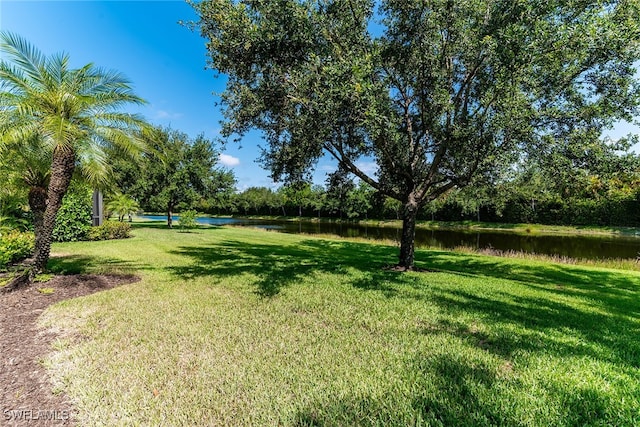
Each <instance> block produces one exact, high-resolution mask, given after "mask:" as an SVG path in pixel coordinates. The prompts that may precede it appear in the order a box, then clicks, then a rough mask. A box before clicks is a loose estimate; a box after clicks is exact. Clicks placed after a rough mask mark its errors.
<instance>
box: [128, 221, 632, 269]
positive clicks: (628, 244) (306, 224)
mask: <svg viewBox="0 0 640 427" xmlns="http://www.w3.org/2000/svg"><path fill="white" fill-rule="evenodd" d="M140 218H141V219H143V220H157V221H166V217H165V216H160V215H144V216H141V217H140ZM179 219H180V217H179V215H175V216H174V220H176V221H179ZM198 222H199V223H200V224H208V225H236V226H248V227H257V228H263V229H269V230H275V231H280V232H283V233H306V234H332V235H336V236H342V237H360V238H367V239H372V240H376V239H377V240H381V239H382V240H392V241H399V240H400V231H401V230H400V229H399V228H392V227H375V226H367V225H359V224H348V223H333V222H312V221H301V222H298V221H278V220H253V219H239V218H209V217H200V218H198ZM416 246H417V247H436V248H442V249H452V248H454V247H456V246H467V247H471V248H477V249H486V248H493V249H498V250H502V251H509V250H513V251H523V252H526V253H536V254H544V255H558V256H566V257H571V258H585V259H603V258H626V259H629V258H631V259H635V258H637V257H638V256H639V255H640V237H634V236H611V235H606V236H585V235H579V236H575V235H573V236H565V235H529V234H517V233H513V232H506V231H505V232H497V231H460V230H427V229H417V230H416Z"/></svg>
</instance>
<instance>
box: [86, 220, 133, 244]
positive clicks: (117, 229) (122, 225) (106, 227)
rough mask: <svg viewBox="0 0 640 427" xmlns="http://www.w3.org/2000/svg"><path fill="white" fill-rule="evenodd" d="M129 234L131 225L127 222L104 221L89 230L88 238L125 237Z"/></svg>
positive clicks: (110, 238)
mask: <svg viewBox="0 0 640 427" xmlns="http://www.w3.org/2000/svg"><path fill="white" fill-rule="evenodd" d="M130 236H131V225H130V224H129V223H128V222H115V221H105V222H104V223H103V224H102V225H100V226H98V227H91V229H90V230H89V239H90V240H115V239H126V238H128V237H130Z"/></svg>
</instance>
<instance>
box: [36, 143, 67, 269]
mask: <svg viewBox="0 0 640 427" xmlns="http://www.w3.org/2000/svg"><path fill="white" fill-rule="evenodd" d="M75 166H76V156H75V153H74V152H73V150H72V149H70V148H63V147H56V149H55V150H54V151H53V161H52V163H51V179H50V181H49V189H48V192H47V207H46V209H45V211H44V216H43V220H42V229H41V230H40V233H37V230H36V247H35V254H34V260H33V270H32V272H31V275H32V276H33V275H35V274H37V273H40V272H42V271H43V270H44V269H45V267H46V266H47V262H48V261H49V255H50V253H51V236H52V234H53V227H54V226H55V223H56V215H57V214H58V210H60V206H62V198H63V197H64V195H65V194H66V193H67V189H68V188H69V184H71V178H72V177H73V171H74V169H75Z"/></svg>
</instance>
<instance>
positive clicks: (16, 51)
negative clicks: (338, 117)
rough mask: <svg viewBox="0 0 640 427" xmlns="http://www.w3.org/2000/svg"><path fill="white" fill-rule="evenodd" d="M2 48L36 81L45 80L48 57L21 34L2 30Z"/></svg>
mask: <svg viewBox="0 0 640 427" xmlns="http://www.w3.org/2000/svg"><path fill="white" fill-rule="evenodd" d="M0 49H1V50H3V51H4V52H6V53H7V54H9V56H10V57H11V58H12V59H13V62H15V63H16V64H17V65H18V66H19V67H20V68H22V70H24V72H25V73H26V75H27V76H28V77H29V78H30V79H32V80H33V81H34V82H42V81H43V71H44V70H45V68H46V58H45V56H44V55H43V54H42V52H40V50H38V49H37V48H36V47H35V46H33V45H31V44H30V43H29V42H28V41H27V40H26V39H24V38H22V37H21V36H19V35H17V34H15V33H10V32H7V31H2V32H0Z"/></svg>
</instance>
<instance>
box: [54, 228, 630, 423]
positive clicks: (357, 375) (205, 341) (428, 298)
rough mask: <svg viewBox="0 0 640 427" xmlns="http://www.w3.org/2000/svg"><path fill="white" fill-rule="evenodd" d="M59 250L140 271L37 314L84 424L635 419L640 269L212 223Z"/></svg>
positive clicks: (88, 263) (62, 386) (84, 268)
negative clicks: (128, 280)
mask: <svg viewBox="0 0 640 427" xmlns="http://www.w3.org/2000/svg"><path fill="white" fill-rule="evenodd" d="M54 254H55V255H56V257H55V258H54V259H53V260H52V262H51V263H50V267H51V269H52V270H53V271H55V272H61V271H64V272H67V273H71V272H91V273H96V272H97V273H101V272H113V271H117V272H137V273H138V274H140V275H141V276H142V278H143V280H142V281H141V282H139V283H135V284H131V285H127V286H123V287H120V288H116V289H113V290H110V291H107V292H102V293H98V294H93V295H90V296H87V297H83V298H78V299H74V300H69V301H64V302H62V303H60V304H58V305H56V306H54V307H51V308H50V309H48V310H47V311H46V312H45V314H44V315H43V317H42V324H43V325H44V326H45V327H47V328H51V329H54V330H58V331H59V332H60V333H61V335H60V338H59V339H58V341H57V342H56V344H55V349H56V350H55V353H54V354H53V355H52V357H51V358H50V359H49V360H48V362H47V366H48V368H49V370H50V372H51V374H52V375H53V378H54V382H55V384H56V387H57V389H58V390H60V391H64V392H65V393H67V394H68V395H69V396H70V397H71V398H72V400H73V402H74V404H75V406H76V408H77V409H78V410H79V415H78V417H79V425H83V426H93V425H110V426H111V425H123V426H124V425H149V426H151V425H171V426H181V425H184V426H192V425H290V426H319V425H328V426H343V425H363V426H369V425H370V426H374V425H398V426H405V425H432V426H442V425H508V426H509V425H512V426H574V425H580V426H583V425H593V426H600V425H602V426H605V425H616V426H633V425H638V424H640V342H639V341H638V336H640V274H639V273H637V272H628V271H618V270H613V269H603V268H595V267H584V266H574V265H563V264H554V263H549V262H542V261H538V260H530V259H509V258H498V257H490V256H483V255H479V254H465V253H452V252H445V251H427V250H419V251H417V257H416V259H417V264H418V266H419V267H422V268H425V269H430V270H431V272H429V273H397V272H393V271H387V270H384V269H383V268H382V267H383V266H384V265H385V264H389V263H391V262H393V261H394V259H395V256H396V249H394V248H392V247H389V246H384V245H377V244H372V243H363V242H350V241H347V240H338V239H327V238H316V237H310V236H295V235H287V234H278V233H274V232H267V231H258V230H254V229H238V228H214V227H212V228H206V229H200V230H197V231H195V232H193V233H189V234H187V233H177V232H176V231H171V230H163V229H152V228H146V227H144V228H137V229H136V230H135V231H134V237H133V238H131V239H128V240H121V241H105V242H83V243H70V244H58V245H55V246H54Z"/></svg>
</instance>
